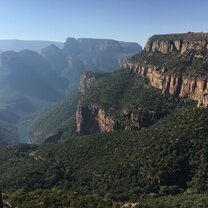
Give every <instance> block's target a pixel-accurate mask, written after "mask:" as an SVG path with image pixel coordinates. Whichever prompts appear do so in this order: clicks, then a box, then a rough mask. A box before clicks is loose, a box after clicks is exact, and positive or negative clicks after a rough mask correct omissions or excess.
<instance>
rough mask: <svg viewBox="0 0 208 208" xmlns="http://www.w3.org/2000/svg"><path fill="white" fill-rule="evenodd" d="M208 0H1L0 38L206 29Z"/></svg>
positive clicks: (124, 37)
mask: <svg viewBox="0 0 208 208" xmlns="http://www.w3.org/2000/svg"><path fill="white" fill-rule="evenodd" d="M207 22H208V1H207V0H0V39H23V40H51V41H61V42H64V41H65V40H66V38H67V37H75V38H107V39H115V40H120V41H129V42H138V43H140V44H141V45H142V46H144V45H145V43H146V41H147V39H148V38H149V37H150V36H152V35H154V34H167V33H184V32H190V31H191V32H208V23H207Z"/></svg>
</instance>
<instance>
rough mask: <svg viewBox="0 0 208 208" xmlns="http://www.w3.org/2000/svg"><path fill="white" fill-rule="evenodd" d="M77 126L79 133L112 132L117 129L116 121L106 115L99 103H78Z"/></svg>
mask: <svg viewBox="0 0 208 208" xmlns="http://www.w3.org/2000/svg"><path fill="white" fill-rule="evenodd" d="M76 126H77V132H78V133H79V134H91V133H98V132H110V131H113V130H114V129H115V121H114V120H113V119H112V118H111V117H109V116H107V115H106V113H105V111H104V110H102V109H100V108H99V107H98V106H97V105H93V104H90V105H88V106H81V105H80V104H79V105H78V108H77V112H76Z"/></svg>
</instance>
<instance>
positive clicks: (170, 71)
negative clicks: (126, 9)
mask: <svg viewBox="0 0 208 208" xmlns="http://www.w3.org/2000/svg"><path fill="white" fill-rule="evenodd" d="M207 44H208V34H207V33H187V34H179V35H161V36H153V37H151V38H150V39H149V40H148V42H147V44H146V46H145V50H144V51H143V54H142V55H138V56H137V57H134V58H133V59H130V60H128V61H126V63H125V64H124V65H123V68H124V69H130V70H133V71H134V72H135V73H136V74H138V75H139V76H141V77H143V78H145V79H147V80H148V81H149V83H150V84H151V85H152V86H153V87H155V88H157V89H159V90H161V91H162V93H167V94H169V95H172V96H175V97H181V98H183V99H187V98H188V99H192V100H197V101H199V102H200V104H198V106H202V107H205V106H207V104H206V102H205V100H206V94H207V91H208V50H207ZM202 97H203V98H202Z"/></svg>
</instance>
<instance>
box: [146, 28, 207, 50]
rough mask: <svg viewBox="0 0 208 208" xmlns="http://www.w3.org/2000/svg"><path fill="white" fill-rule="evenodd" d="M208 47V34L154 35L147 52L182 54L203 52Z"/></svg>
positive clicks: (147, 45)
mask: <svg viewBox="0 0 208 208" xmlns="http://www.w3.org/2000/svg"><path fill="white" fill-rule="evenodd" d="M207 47H208V33H191V32H189V33H186V34H169V35H154V36H152V37H151V38H150V39H149V40H148V42H147V44H146V45H145V50H146V51H148V52H150V51H153V52H154V51H159V52H161V53H164V54H166V53H170V52H172V51H180V53H181V54H183V53H185V52H186V51H190V50H195V51H197V52H202V51H204V50H206V49H207Z"/></svg>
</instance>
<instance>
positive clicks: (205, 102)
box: [197, 92, 208, 108]
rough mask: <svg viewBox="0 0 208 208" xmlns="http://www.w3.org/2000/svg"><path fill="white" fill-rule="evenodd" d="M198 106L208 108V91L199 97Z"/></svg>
mask: <svg viewBox="0 0 208 208" xmlns="http://www.w3.org/2000/svg"><path fill="white" fill-rule="evenodd" d="M197 107H198V108H208V93H207V92H204V93H203V94H202V95H201V96H200V97H199V99H198V103H197Z"/></svg>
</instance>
